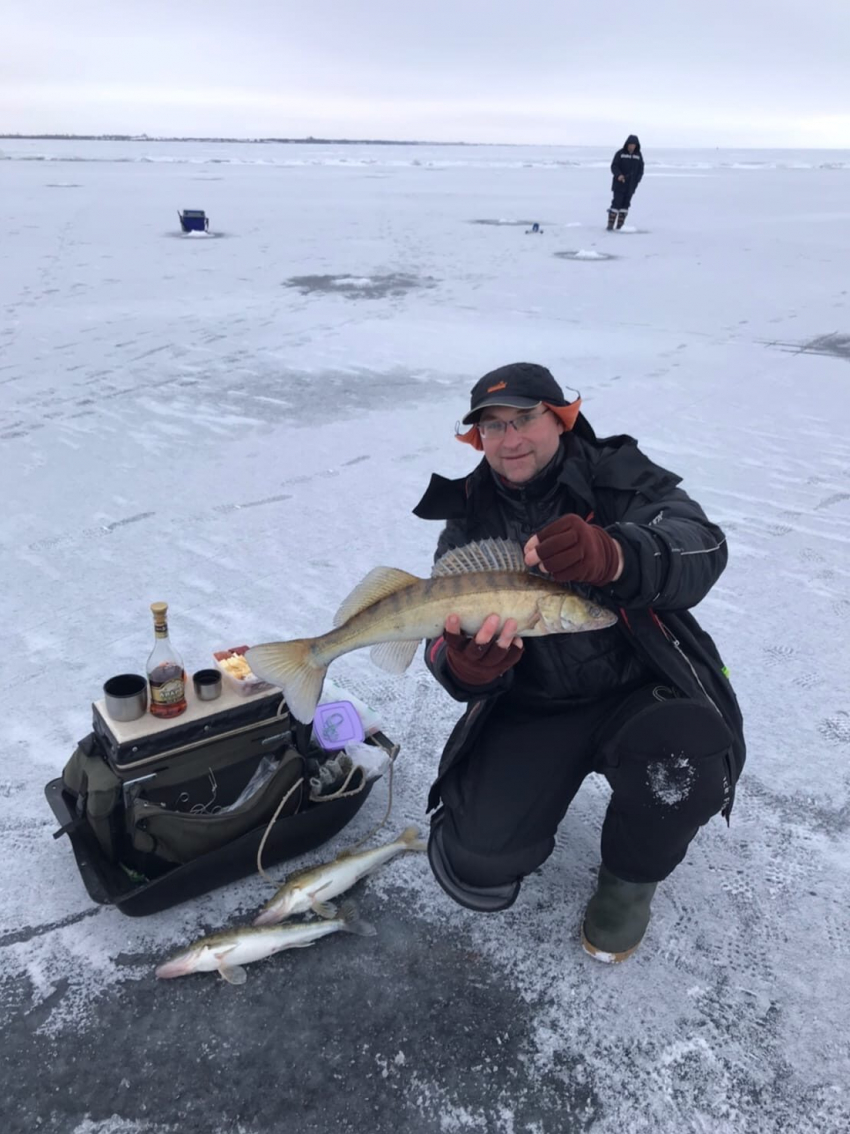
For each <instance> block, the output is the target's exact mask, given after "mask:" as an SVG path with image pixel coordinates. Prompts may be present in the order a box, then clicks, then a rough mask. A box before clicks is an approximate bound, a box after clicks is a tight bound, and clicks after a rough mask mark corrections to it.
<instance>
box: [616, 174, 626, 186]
mask: <svg viewBox="0 0 850 1134" xmlns="http://www.w3.org/2000/svg"><path fill="white" fill-rule="evenodd" d="M617 180H618V181H622V182H623V183H624V184H625V181H626V175H625V174H624V173H621V174H620V176H619V177H618V178H617Z"/></svg>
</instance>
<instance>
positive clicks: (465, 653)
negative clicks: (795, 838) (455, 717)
mask: <svg viewBox="0 0 850 1134" xmlns="http://www.w3.org/2000/svg"><path fill="white" fill-rule="evenodd" d="M443 637H444V638H445V641H446V646H447V649H446V662H447V663H448V667H449V669H450V670H451V672H452V676H453V677H455V678H457V680H458V681H460V682H461V684H463V685H469V686H472V687H475V686H476V685H489V684H490V683H491V682H492V681H495V680H496V678H497V677H501V676H502V674H504V673H507V672H508V670H509V669H510V668H511V667H512V666H515V665H516V663H517V662H518V661H519V659H520V658H521V657H522V646H517V645H516V644H515V643H514V642H511V644H510V645H509V646H508V647H507V649H506V648H505V647H503V646H500V645H499V644H498V642H497V640H496V638H493V639H492V640H491V641H489V642H484V643H478V642H476V641H475V639H474V638H468V637H467V636H466V634H450V633H449V632H448V631H446V632H445V634H444V635H443Z"/></svg>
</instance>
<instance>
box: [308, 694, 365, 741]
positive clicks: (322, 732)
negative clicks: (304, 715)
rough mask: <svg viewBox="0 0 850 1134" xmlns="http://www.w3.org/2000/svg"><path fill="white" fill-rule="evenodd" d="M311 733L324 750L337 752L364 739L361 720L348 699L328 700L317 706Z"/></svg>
mask: <svg viewBox="0 0 850 1134" xmlns="http://www.w3.org/2000/svg"><path fill="white" fill-rule="evenodd" d="M313 734H314V735H315V737H316V741H317V742H318V743H319V744H320V745H321V746H322V748H324V749H325V751H327V752H338V751H339V749H340V748H345V746H346V744H355V743H357V742H358V741H361V740H363V739H364V732H363V722H362V721H361V720H360V714H359V713H358V712H357V710H356V709H355V708H354V706H353V705H352V703H351V702H350V701H330V702H329V703H328V704H326V705H318V706H317V708H316V714H315V716H314V717H313Z"/></svg>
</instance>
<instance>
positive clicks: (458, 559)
mask: <svg viewBox="0 0 850 1134" xmlns="http://www.w3.org/2000/svg"><path fill="white" fill-rule="evenodd" d="M474 571H523V572H526V571H528V568H527V567H526V565H525V556H524V555H523V550H522V544H519V543H515V542H514V541H513V540H510V539H482V540H479V541H478V542H477V543H467V544H464V546H463V547H453V548H452V549H451V551H447V552H446V553H445V555H443V556H441V557H440V558H439V559H438V560H437V562H436V563H435V564H434V566H433V568H432V569H431V578H432V579H436V578H438V577H439V576H441V575H469V574H471V573H472V572H474Z"/></svg>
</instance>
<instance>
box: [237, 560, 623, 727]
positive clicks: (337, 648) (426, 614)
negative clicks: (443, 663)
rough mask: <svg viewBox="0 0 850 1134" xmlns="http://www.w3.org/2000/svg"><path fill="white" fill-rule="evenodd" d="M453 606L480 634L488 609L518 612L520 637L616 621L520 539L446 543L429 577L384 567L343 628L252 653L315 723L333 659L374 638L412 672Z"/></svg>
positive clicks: (376, 658) (302, 716) (387, 657)
mask: <svg viewBox="0 0 850 1134" xmlns="http://www.w3.org/2000/svg"><path fill="white" fill-rule="evenodd" d="M449 614H457V615H459V616H460V623H461V628H462V629H463V630H464V632H465V633H467V634H475V633H476V632H477V631H478V630H479V629H480V628H481V624H482V623H483V622H484V619H485V618H486V617H487V616H488V615H489V614H498V615H499V616H500V617H501V620H502V624H504V622H505V621H506V620H507V619H508V618H515V619H516V621H517V635H518V636H519V637H521V638H532V637H538V636H540V635H542V634H575V633H578V632H580V631H584V630H603V629H605V627H606V626H613V624H614V623H615V622H616V621H617V616H616V615H615V614H614V613H613V611H610V610H606V609H605V608H604V607H601V606H597V605H596V604H595V603H593V602H590V601H588V600H587V599H585V598H582V597H581V596H580V595H578V594H576V593H575V592H573V591H571V590H569V589H567V588H566V587H565V586H563V585H562V584H561V583H556V582H554V581H553V580H551V579H546V578H544V577H542V576H540V575H535V574H532V573H531V572H530V571H529V570H528V568H527V567H526V565H525V559H524V557H523V550H522V547H521V545H520V544H518V543H513V542H510V541H508V540H502V539H488V540H482V541H481V542H480V543H469V544H466V546H464V547H458V548H454V549H453V550H451V551H447V552H446V554H445V555H444V556H442V558H440V559H438V560H437V562H436V563H435V564H434V567H433V570H432V572H431V578H430V579H420V578H418V577H417V576H416V575H410V574H408V572H407V571H400V570H399V569H398V568H396V567H376V568H375V569H374V571H370V572H369V574H368V575H367V576H366V578H365V579H364V580H363V581H362V582H361V583H359V584H358V586H357V587H355V588H354V590H353V591H352V592H351V594H350V595H349V596H348V598H347V599H346V600H345V602H344V603H343V604H342V606H341V607H340V608H339V610H338V611H337V614H336V617H335V618H334V627H335V629H334V630H331V631H329V632H328V633H327V634H322V635H321V636H320V637H318V638H296V639H293V640H292V641H290V642H269V643H266V644H265V645H261V646H253V647H252V648H251V649H250V650H248V652H247V653H246V655H245V659H246V661H247V662H248V665H249V666H250V667H251V669H252V671H253V672H254V673H255V674H256V675H257V677H260V678H262V679H263V680H264V681H268V682H270V683H271V684H272V685H277V686H279V687H280V688H282V689H283V692H284V697H285V699H286V703H287V705H288V707H289V709H290V711H291V713H292V714H293V716H294V717H295V718H296V720H299V721H301V722H302V723H303V724H309V723H310V721H312V719H313V716H314V714H315V711H316V705H317V704H318V702H319V698H320V697H321V695H322V684H323V682H324V680H325V673H326V672H327V669H328V666H329V665H330V664H331V662H332V661H334V660H335V659H336V658H338V657H341V656H342V655H343V654H347V653H349V652H350V651H351V650H357V649H360V647H361V646H372V647H373V648H372V653H371V656H372V661H373V662H375V664H376V665H379V666H380V667H381V668H382V669H385V670H387V672H388V673H403V672H404V671H405V670H406V669H407V667H408V666H409V665H410V663H411V662H412V661H413V656H414V654H415V653H416V649H417V647H418V645H419V643H420V642H421V641H422V639H423V638H435V637H437V636H438V635H439V634H441V633H442V632H443V628H444V627H445V623H446V617H447V615H449Z"/></svg>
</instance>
